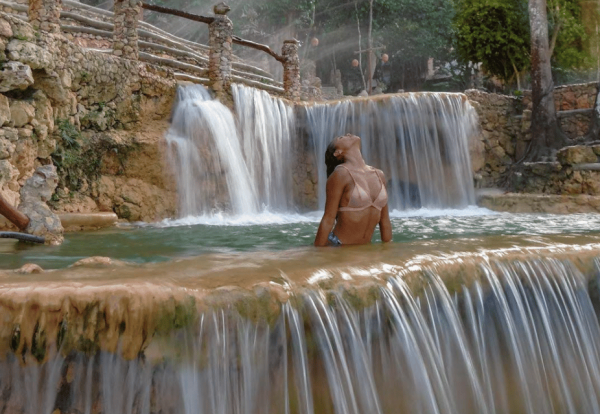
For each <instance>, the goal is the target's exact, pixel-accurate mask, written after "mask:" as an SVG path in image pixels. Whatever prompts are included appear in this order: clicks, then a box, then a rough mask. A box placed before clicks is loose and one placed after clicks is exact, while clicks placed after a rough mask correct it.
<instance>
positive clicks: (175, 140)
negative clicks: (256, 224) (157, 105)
mask: <svg viewBox="0 0 600 414" xmlns="http://www.w3.org/2000/svg"><path fill="white" fill-rule="evenodd" d="M166 139H167V143H168V145H169V148H170V156H171V159H172V161H171V165H174V166H175V169H176V171H175V173H176V178H177V184H178V193H179V197H180V203H179V205H180V215H181V216H188V215H198V214H202V213H208V212H210V211H211V210H213V209H215V208H216V209H222V208H224V207H225V205H227V204H230V205H231V209H232V210H233V212H235V213H238V214H243V213H254V212H255V211H256V209H257V207H258V206H257V200H256V191H255V189H254V186H253V183H252V182H251V181H250V177H249V174H248V168H247V166H246V164H245V162H244V159H243V155H242V151H241V146H240V143H239V139H238V136H237V131H236V128H235V121H234V118H233V115H232V113H231V111H229V109H227V107H225V106H224V105H223V104H221V103H220V102H218V101H215V100H212V98H211V96H210V94H209V92H208V91H207V90H206V89H205V88H203V87H202V86H189V87H186V88H178V90H177V103H176V105H175V108H174V109H173V119H172V121H171V128H170V129H169V132H168V133H167V136H166ZM223 180H225V182H223ZM224 191H227V195H228V197H225V194H224Z"/></svg>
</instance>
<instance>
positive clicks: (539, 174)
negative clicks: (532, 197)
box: [515, 144, 600, 196]
mask: <svg viewBox="0 0 600 414" xmlns="http://www.w3.org/2000/svg"><path fill="white" fill-rule="evenodd" d="M599 155H600V144H599V145H590V146H586V145H575V146H571V147H565V148H563V149H561V150H559V151H558V153H557V154H556V158H557V161H556V162H536V163H526V164H524V168H525V170H524V172H523V173H522V175H521V176H518V177H517V178H516V180H515V181H516V183H515V185H516V190H517V191H519V192H523V193H543V194H560V195H577V194H587V195H593V196H600V171H597V170H595V167H596V165H595V164H596V163H598V156H599Z"/></svg>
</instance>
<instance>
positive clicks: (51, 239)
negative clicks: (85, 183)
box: [19, 165, 64, 245]
mask: <svg viewBox="0 0 600 414" xmlns="http://www.w3.org/2000/svg"><path fill="white" fill-rule="evenodd" d="M57 185H58V175H57V174H56V167H55V166H54V165H44V166H42V167H39V168H38V169H37V170H36V171H35V173H34V174H33V175H32V176H31V177H30V178H29V179H28V180H27V181H26V182H25V185H24V186H23V187H22V188H21V204H20V205H19V210H20V211H21V212H22V213H23V214H25V215H26V216H27V217H29V220H30V221H29V225H28V226H27V228H26V229H25V231H26V232H27V233H30V234H33V235H34V236H41V237H45V238H46V244H53V245H58V244H61V243H62V242H63V232H64V230H63V226H62V224H61V223H60V219H59V218H58V216H57V215H56V214H54V213H53V212H52V211H51V210H50V208H49V207H48V204H46V202H47V201H48V200H50V199H51V198H52V194H54V190H55V189H56V186H57Z"/></svg>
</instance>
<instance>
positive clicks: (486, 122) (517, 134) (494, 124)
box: [465, 83, 597, 187]
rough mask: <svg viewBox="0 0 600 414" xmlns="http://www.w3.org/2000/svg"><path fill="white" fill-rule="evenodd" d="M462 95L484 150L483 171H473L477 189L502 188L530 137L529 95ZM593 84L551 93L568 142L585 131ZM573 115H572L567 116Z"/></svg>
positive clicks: (589, 116)
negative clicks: (472, 109) (469, 106)
mask: <svg viewBox="0 0 600 414" xmlns="http://www.w3.org/2000/svg"><path fill="white" fill-rule="evenodd" d="M465 94H466V95H467V97H468V98H469V101H470V102H471V104H472V105H473V106H474V107H475V109H476V111H477V114H478V115H479V122H480V125H481V136H480V139H481V141H482V142H483V144H484V146H485V160H484V163H483V167H482V168H481V169H480V170H478V171H477V174H476V175H477V176H478V178H479V180H478V185H479V186H481V187H496V186H502V185H503V178H504V173H505V172H506V171H507V169H508V167H509V166H510V165H511V164H513V163H514V162H516V161H518V160H520V159H521V158H522V157H523V156H524V155H525V153H526V151H527V147H528V145H529V142H530V141H531V136H530V134H529V129H530V127H531V92H530V91H525V92H524V94H523V96H522V97H516V96H508V95H499V94H491V93H487V92H483V91H479V90H469V91H466V92H465ZM596 94H597V84H596V83H590V84H580V85H568V86H563V87H559V88H556V90H555V92H554V97H555V103H556V108H557V111H559V112H558V117H559V122H560V125H561V128H562V130H563V132H564V133H565V134H566V135H567V137H568V138H571V139H576V138H578V137H581V136H583V135H585V134H586V133H587V131H588V128H589V125H590V121H591V117H592V113H591V111H586V110H587V109H591V108H593V106H594V102H595V99H596ZM569 111H573V112H569Z"/></svg>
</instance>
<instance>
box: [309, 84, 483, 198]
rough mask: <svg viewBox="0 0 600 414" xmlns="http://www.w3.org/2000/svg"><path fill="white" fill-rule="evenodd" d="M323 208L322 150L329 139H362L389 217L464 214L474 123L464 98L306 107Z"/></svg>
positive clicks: (470, 193)
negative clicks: (431, 211) (380, 180)
mask: <svg viewBox="0 0 600 414" xmlns="http://www.w3.org/2000/svg"><path fill="white" fill-rule="evenodd" d="M305 116H306V119H307V128H308V132H309V135H310V138H311V142H312V145H313V149H314V151H315V153H314V156H315V159H316V164H317V167H318V183H319V206H320V207H321V208H323V207H324V205H325V182H326V169H325V164H324V160H325V155H324V154H325V150H326V148H327V146H328V145H329V143H330V142H331V141H332V140H333V138H335V137H337V136H340V135H344V134H346V133H353V134H356V135H358V136H360V137H361V138H362V153H363V156H364V158H365V161H367V164H370V165H373V166H376V167H377V168H379V169H381V170H383V172H384V173H385V174H386V177H387V178H388V184H387V185H388V193H389V197H390V201H389V205H390V209H398V210H405V209H407V208H418V207H429V208H440V207H442V208H449V207H454V208H455V207H466V206H467V205H472V204H474V202H475V197H474V190H473V179H472V172H471V161H470V157H469V148H468V139H469V137H470V136H471V135H472V134H473V133H474V131H475V127H476V124H477V115H476V113H475V110H474V109H473V107H472V106H471V105H470V104H469V102H468V101H467V100H466V98H465V96H464V95H460V94H446V93H409V94H403V95H391V96H383V97H377V98H375V99H368V100H367V99H364V100H353V101H341V102H337V103H333V104H319V105H312V106H307V107H306V114H305Z"/></svg>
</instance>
